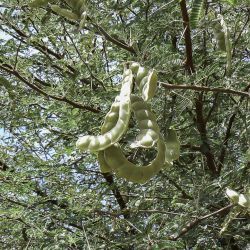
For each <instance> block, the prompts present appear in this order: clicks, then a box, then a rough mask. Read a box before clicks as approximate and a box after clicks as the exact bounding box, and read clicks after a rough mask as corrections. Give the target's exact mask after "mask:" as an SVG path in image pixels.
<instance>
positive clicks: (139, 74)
mask: <svg viewBox="0 0 250 250" xmlns="http://www.w3.org/2000/svg"><path fill="white" fill-rule="evenodd" d="M147 74H148V70H147V69H146V68H144V67H141V66H140V67H139V69H138V71H137V75H136V78H135V81H136V83H137V84H138V85H139V84H140V82H141V80H142V78H143V77H145V76H146V75H147Z"/></svg>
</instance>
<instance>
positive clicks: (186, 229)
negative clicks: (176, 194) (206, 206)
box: [169, 204, 234, 241]
mask: <svg viewBox="0 0 250 250" xmlns="http://www.w3.org/2000/svg"><path fill="white" fill-rule="evenodd" d="M233 206H234V205H233V204H230V205H227V206H225V207H223V208H221V209H219V210H217V211H215V212H213V213H211V214H207V215H205V216H202V217H198V218H197V219H195V220H193V221H191V222H190V223H188V224H187V225H186V226H185V227H183V228H182V229H181V231H180V233H179V234H178V235H174V236H170V237H169V240H173V241H176V240H178V239H179V238H180V237H182V236H183V235H184V234H186V233H188V232H189V231H190V230H191V229H193V228H195V227H196V226H197V225H198V224H199V223H201V222H202V221H203V220H205V219H207V218H209V217H212V216H214V215H216V214H220V213H223V212H227V211H228V210H230V209H231V208H232V207H233Z"/></svg>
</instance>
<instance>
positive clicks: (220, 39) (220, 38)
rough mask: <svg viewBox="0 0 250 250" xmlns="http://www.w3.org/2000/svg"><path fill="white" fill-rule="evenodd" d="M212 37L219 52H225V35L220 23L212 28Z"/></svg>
mask: <svg viewBox="0 0 250 250" xmlns="http://www.w3.org/2000/svg"><path fill="white" fill-rule="evenodd" d="M213 30H214V36H215V39H216V41H217V44H218V48H219V49H220V50H223V51H226V43H225V34H224V32H223V28H222V26H221V24H220V23H216V24H215V25H214V26H213Z"/></svg>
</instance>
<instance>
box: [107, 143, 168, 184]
mask: <svg viewBox="0 0 250 250" xmlns="http://www.w3.org/2000/svg"><path fill="white" fill-rule="evenodd" d="M157 150H158V153H157V155H156V158H155V159H154V160H153V161H152V162H151V163H150V164H149V165H147V166H137V165H135V164H133V163H131V162H129V161H128V160H127V158H126V157H125V156H124V155H123V153H122V150H121V148H120V146H119V145H117V144H116V145H113V146H111V147H109V148H107V149H105V150H104V157H105V160H106V162H107V164H108V165H109V167H110V168H111V169H112V170H113V171H114V172H115V173H117V175H119V176H120V177H123V178H125V179H127V180H128V181H132V182H135V183H145V182H147V181H148V180H149V179H150V178H152V177H153V176H154V175H156V174H157V173H158V172H159V171H160V169H161V168H162V167H163V166H164V164H165V151H166V148H165V143H164V141H163V140H162V139H159V140H158V143H157Z"/></svg>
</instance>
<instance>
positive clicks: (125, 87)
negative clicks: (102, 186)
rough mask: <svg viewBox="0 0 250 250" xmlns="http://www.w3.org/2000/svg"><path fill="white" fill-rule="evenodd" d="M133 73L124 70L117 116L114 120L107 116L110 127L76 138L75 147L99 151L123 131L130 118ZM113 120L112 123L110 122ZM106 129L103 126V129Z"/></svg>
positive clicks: (109, 144)
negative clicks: (96, 134) (100, 133)
mask: <svg viewBox="0 0 250 250" xmlns="http://www.w3.org/2000/svg"><path fill="white" fill-rule="evenodd" d="M132 83H133V75H132V71H131V70H125V71H124V76H123V81H122V88H121V93H120V102H119V117H118V119H117V121H116V119H114V120H113V121H112V120H111V119H110V118H107V120H108V121H109V122H111V123H110V124H109V125H108V127H109V128H111V129H110V130H109V131H107V132H106V133H104V134H102V135H98V136H91V135H86V136H83V137H81V138H80V139H78V141H77V142H76V147H77V148H79V149H80V150H82V151H83V150H89V151H93V152H94V151H100V150H104V149H105V148H108V147H110V146H111V145H112V144H114V143H116V142H117V141H118V140H119V139H120V138H121V137H122V135H123V134H124V133H125V131H126V129H127V126H128V122H129V119H130V113H131V103H130V94H131V91H132ZM112 122H113V124H112ZM105 130H107V128H104V129H103V131H105Z"/></svg>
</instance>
